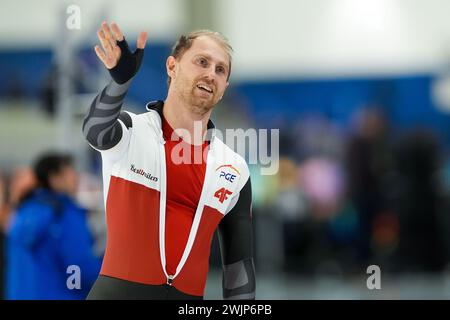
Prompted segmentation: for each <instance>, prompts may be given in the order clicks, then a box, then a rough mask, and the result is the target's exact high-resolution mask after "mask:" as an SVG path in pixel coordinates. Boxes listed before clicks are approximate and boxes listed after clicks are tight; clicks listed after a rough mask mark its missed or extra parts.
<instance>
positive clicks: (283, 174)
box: [274, 158, 308, 272]
mask: <svg viewBox="0 0 450 320" xmlns="http://www.w3.org/2000/svg"><path fill="white" fill-rule="evenodd" d="M297 170H298V169H297V165H296V164H295V162H294V161H293V160H292V159H290V158H281V159H280V166H279V172H278V194H277V197H276V200H275V203H274V211H275V212H276V213H277V215H279V218H280V219H281V221H282V238H283V253H284V264H283V267H284V270H285V271H288V272H301V271H304V268H303V265H304V260H305V257H304V251H305V246H306V244H307V243H306V242H307V241H306V240H307V234H306V232H305V221H306V218H307V214H308V211H307V203H306V199H305V197H304V195H303V194H302V193H301V192H300V190H298V186H297V181H296V178H297Z"/></svg>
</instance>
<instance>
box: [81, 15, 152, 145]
mask: <svg viewBox="0 0 450 320" xmlns="http://www.w3.org/2000/svg"><path fill="white" fill-rule="evenodd" d="M97 36H98V38H99V40H100V43H101V46H102V48H100V46H98V45H96V46H95V53H96V54H97V57H98V58H99V59H100V61H102V63H103V64H104V66H105V67H106V68H107V69H108V71H109V73H110V75H111V77H112V80H111V82H110V83H109V84H108V85H107V86H106V87H105V88H104V89H103V90H102V91H101V92H100V93H99V94H98V95H97V96H96V97H95V99H94V101H93V102H92V104H91V107H90V109H89V112H88V114H87V115H86V117H85V119H84V122H83V134H84V136H85V137H86V139H87V141H88V142H89V143H90V144H91V146H93V147H94V148H95V149H97V150H99V151H103V150H108V149H111V148H113V147H114V146H116V145H117V144H118V143H119V142H120V141H121V140H122V138H123V136H124V133H127V131H128V129H129V128H130V127H131V126H132V121H131V117H130V116H129V114H127V113H126V112H123V111H122V112H121V107H122V104H123V101H124V99H125V96H126V93H127V91H128V88H129V86H130V84H131V82H132V79H133V77H134V75H135V74H136V73H137V72H138V70H139V67H140V65H141V61H142V58H143V55H144V47H145V43H146V39H147V34H146V32H141V33H140V35H139V37H138V39H137V49H136V51H135V52H131V51H130V49H129V47H128V44H127V42H126V40H125V38H124V36H123V34H122V31H121V30H120V28H119V26H118V25H117V24H116V23H114V22H113V23H112V24H111V28H110V27H109V25H108V24H107V23H106V22H103V23H102V27H101V29H100V30H98V32H97Z"/></svg>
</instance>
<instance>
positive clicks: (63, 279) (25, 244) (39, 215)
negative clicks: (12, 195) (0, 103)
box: [6, 154, 101, 299]
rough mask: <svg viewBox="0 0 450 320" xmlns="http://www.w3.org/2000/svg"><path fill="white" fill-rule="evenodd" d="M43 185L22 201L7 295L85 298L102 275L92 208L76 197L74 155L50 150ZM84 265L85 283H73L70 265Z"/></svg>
mask: <svg viewBox="0 0 450 320" xmlns="http://www.w3.org/2000/svg"><path fill="white" fill-rule="evenodd" d="M34 173H35V176H36V179H37V182H38V187H37V188H34V189H33V190H32V191H30V192H29V193H28V194H26V195H25V196H24V197H23V199H21V200H20V201H19V204H18V206H17V209H16V211H15V213H14V215H13V216H12V217H11V218H10V222H9V226H8V230H7V246H6V263H7V267H6V282H7V284H6V298H7V299H84V298H85V297H86V296H87V293H88V292H89V290H90V288H91V286H92V284H93V282H94V281H95V279H96V278H97V276H98V273H99V270H100V264H101V259H100V258H99V257H96V256H95V255H94V254H93V239H92V236H91V233H90V231H89V227H88V225H87V211H86V210H85V209H83V208H81V207H79V206H78V205H77V204H76V203H75V201H74V200H73V198H72V197H73V196H74V194H75V192H76V190H77V173H76V171H75V168H74V166H73V163H72V158H71V157H70V156H67V155H61V154H48V155H45V156H43V157H41V158H40V159H38V161H37V162H36V164H35V166H34ZM72 265H75V266H78V267H79V270H80V271H81V272H80V282H81V288H80V289H77V288H75V289H72V290H70V289H69V288H68V284H67V283H68V278H69V276H70V275H71V273H69V272H68V267H69V266H72Z"/></svg>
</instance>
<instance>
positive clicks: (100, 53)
mask: <svg viewBox="0 0 450 320" xmlns="http://www.w3.org/2000/svg"><path fill="white" fill-rule="evenodd" d="M94 49H95V53H96V54H97V57H98V58H99V59H100V61H101V62H103V64H105V65H106V54H105V53H104V52H103V50H102V49H100V47H99V46H98V45H96V46H95V47H94Z"/></svg>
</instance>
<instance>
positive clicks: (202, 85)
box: [197, 83, 214, 94]
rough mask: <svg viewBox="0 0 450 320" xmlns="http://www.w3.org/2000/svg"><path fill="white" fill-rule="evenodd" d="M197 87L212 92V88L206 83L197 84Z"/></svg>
mask: <svg viewBox="0 0 450 320" xmlns="http://www.w3.org/2000/svg"><path fill="white" fill-rule="evenodd" d="M197 88H198V89H200V90H202V91H204V92H207V93H210V94H212V93H213V92H214V91H213V89H212V88H211V87H210V86H208V85H206V84H203V83H201V84H198V85H197Z"/></svg>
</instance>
